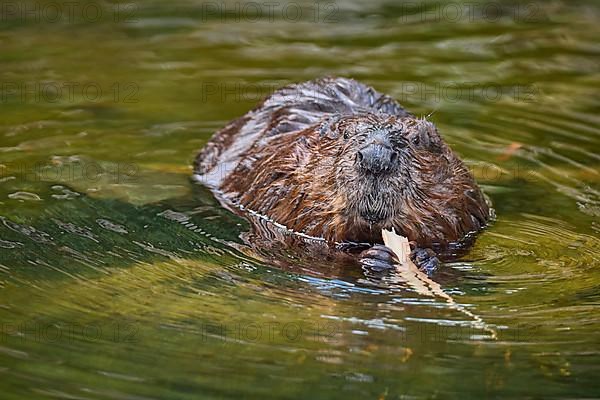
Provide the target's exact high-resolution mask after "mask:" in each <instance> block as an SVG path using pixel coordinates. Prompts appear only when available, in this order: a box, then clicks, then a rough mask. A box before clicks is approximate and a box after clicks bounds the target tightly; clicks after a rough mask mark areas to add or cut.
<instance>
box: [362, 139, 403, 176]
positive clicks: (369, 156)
mask: <svg viewBox="0 0 600 400" xmlns="http://www.w3.org/2000/svg"><path fill="white" fill-rule="evenodd" d="M357 158H358V163H359V165H360V167H361V168H362V169H364V170H367V171H369V172H371V173H373V174H378V173H382V172H388V171H390V170H391V169H392V167H393V166H394V164H395V163H396V159H397V158H398V154H397V153H396V152H395V151H394V150H393V149H392V148H390V147H389V146H386V145H383V144H379V143H371V144H368V145H367V146H365V147H363V148H362V149H360V150H359V151H358V153H357Z"/></svg>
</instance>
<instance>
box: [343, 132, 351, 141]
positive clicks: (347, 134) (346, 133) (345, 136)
mask: <svg viewBox="0 0 600 400" xmlns="http://www.w3.org/2000/svg"><path fill="white" fill-rule="evenodd" d="M349 137H350V134H349V133H348V131H344V139H348V138H349Z"/></svg>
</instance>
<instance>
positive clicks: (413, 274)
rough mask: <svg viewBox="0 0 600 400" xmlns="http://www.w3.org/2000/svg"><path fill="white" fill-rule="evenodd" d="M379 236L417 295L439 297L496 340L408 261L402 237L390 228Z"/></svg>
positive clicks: (407, 246)
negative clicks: (396, 258)
mask: <svg viewBox="0 0 600 400" xmlns="http://www.w3.org/2000/svg"><path fill="white" fill-rule="evenodd" d="M381 236H382V237H383V243H384V244H385V245H386V246H387V247H389V248H390V249H392V251H393V252H394V253H396V256H397V257H398V261H399V264H398V265H397V267H398V268H397V271H398V273H399V275H400V277H401V278H402V279H404V280H405V281H406V283H408V284H409V285H410V286H411V287H412V288H413V289H414V290H415V291H416V292H417V293H419V294H422V295H425V296H431V297H436V296H437V297H441V298H443V299H444V300H446V302H447V303H448V305H449V306H450V307H451V308H454V309H455V310H458V311H460V312H462V313H463V314H465V315H467V316H469V317H471V318H473V319H474V320H475V321H474V325H475V326H476V327H477V328H479V329H482V330H484V331H486V332H488V333H490V335H491V338H492V339H494V340H495V339H497V337H498V335H497V333H496V330H495V329H494V328H492V327H490V326H489V325H488V324H486V323H485V322H484V321H483V320H482V319H481V317H479V316H477V315H475V314H473V313H472V312H471V311H469V310H467V309H466V308H465V307H464V306H463V305H462V304H458V303H457V302H456V301H454V299H453V298H452V297H451V296H450V295H448V294H446V292H444V290H443V289H442V287H441V286H440V284H439V283H437V282H435V281H433V280H431V279H430V278H429V276H427V274H425V273H424V272H422V271H421V270H420V269H419V268H418V267H417V266H416V265H415V263H413V262H412V260H411V259H410V253H411V250H410V244H409V243H408V239H407V238H406V237H404V236H400V235H398V234H397V233H396V230H395V229H394V228H392V230H391V231H388V230H387V229H382V230H381Z"/></svg>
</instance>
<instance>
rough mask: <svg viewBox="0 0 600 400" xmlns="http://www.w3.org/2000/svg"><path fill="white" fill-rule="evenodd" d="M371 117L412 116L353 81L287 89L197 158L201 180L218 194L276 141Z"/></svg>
mask: <svg viewBox="0 0 600 400" xmlns="http://www.w3.org/2000/svg"><path fill="white" fill-rule="evenodd" d="M368 112H371V113H373V112H375V113H379V112H381V113H385V114H389V115H397V116H400V117H403V116H408V115H410V113H408V112H407V111H406V110H404V109H403V108H402V107H401V106H400V105H399V104H398V103H397V102H396V101H395V100H394V99H392V98H391V97H389V96H387V95H385V94H382V93H379V92H377V91H376V90H375V89H373V88H371V87H369V86H366V85H364V84H362V83H360V82H357V81H355V80H352V79H345V78H322V79H317V80H313V81H308V82H304V83H299V84H295V85H290V86H286V87H284V88H281V89H279V90H277V91H276V92H274V93H273V94H272V95H271V96H269V97H268V98H266V99H265V100H264V101H263V102H262V103H261V104H260V105H259V106H258V107H256V108H255V109H253V110H251V111H249V112H248V113H246V114H245V115H244V116H242V117H240V118H238V119H236V120H234V121H232V122H231V123H230V124H228V125H227V126H225V127H224V128H223V129H221V130H220V131H218V132H217V133H215V135H214V136H213V137H212V138H211V139H210V141H209V142H208V143H207V144H206V146H205V147H204V148H203V149H202V151H201V152H200V153H199V154H198V156H197V157H196V160H195V162H194V173H195V174H196V175H195V177H196V179H198V180H199V181H201V182H202V183H204V184H206V185H208V186H210V187H212V188H216V189H218V188H220V186H221V184H222V183H223V181H224V180H225V179H226V178H227V177H228V176H229V175H231V174H232V173H234V172H235V171H236V169H238V167H240V166H242V167H243V169H246V170H249V169H252V166H253V165H254V163H255V162H256V161H257V159H256V155H260V154H264V153H265V152H263V150H264V149H265V148H266V147H267V146H269V144H270V143H271V141H272V140H277V139H278V138H281V136H282V135H290V134H294V133H297V132H299V131H302V130H305V129H306V128H308V127H310V126H313V125H315V124H318V123H319V122H320V121H322V120H323V119H324V118H326V117H329V116H331V115H334V114H341V115H352V114H358V113H368ZM250 149H252V151H249V150H250ZM267 153H268V152H267Z"/></svg>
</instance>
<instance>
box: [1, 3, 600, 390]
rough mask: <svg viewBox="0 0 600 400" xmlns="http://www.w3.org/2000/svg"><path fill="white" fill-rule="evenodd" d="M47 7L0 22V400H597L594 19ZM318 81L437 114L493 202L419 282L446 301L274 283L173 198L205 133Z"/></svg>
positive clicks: (327, 275)
mask: <svg viewBox="0 0 600 400" xmlns="http://www.w3.org/2000/svg"><path fill="white" fill-rule="evenodd" d="M11 4H12V3H11ZM49 4H50V3H49V2H44V1H39V2H23V3H14V5H15V8H10V7H9V8H6V7H4V8H0V43H1V46H2V56H0V78H1V79H0V85H1V86H0V107H1V109H0V110H1V116H2V118H1V120H0V374H1V375H2V379H1V380H0V382H1V383H0V387H1V388H2V393H3V396H2V397H3V398H7V399H23V398H76V399H162V398H180V399H184V398H185V399H187V398H190V399H192V398H199V397H200V398H239V397H241V396H242V395H243V396H244V397H246V398H301V397H310V398H361V399H362V398H385V399H387V398H399V397H400V396H402V395H404V396H405V398H430V397H442V398H487V397H498V398H510V397H523V396H524V395H525V394H529V393H531V395H532V396H535V397H539V398H574V397H577V398H593V397H597V395H598V393H600V386H599V385H598V383H597V379H596V377H597V376H598V374H599V373H600V367H599V366H600V337H599V336H598V330H599V328H600V310H599V308H598V304H599V301H600V292H599V291H598V284H599V282H600V272H599V269H598V266H599V260H600V252H599V250H598V249H599V248H600V240H599V238H598V235H599V233H600V222H598V217H599V216H600V186H599V182H600V169H599V168H598V166H599V163H600V156H599V155H598V149H599V148H600V143H599V142H600V129H599V128H598V126H599V122H600V120H599V118H598V115H597V110H598V106H599V105H600V98H599V97H598V90H599V88H600V79H599V78H600V73H599V72H600V70H599V63H598V53H599V51H600V47H599V45H598V43H597V39H596V38H597V36H598V34H599V32H598V25H597V21H598V18H599V16H600V14H599V13H600V9H599V8H598V6H597V4H596V3H595V2H594V1H591V0H589V1H583V0H582V1H575V2H566V1H563V2H561V1H556V2H551V3H545V2H530V3H527V4H524V3H519V2H509V1H501V2H495V3H485V4H484V3H482V4H478V3H469V4H470V5H467V4H466V3H458V2H433V1H424V2H414V3H411V4H408V3H404V4H402V3H395V2H386V1H376V2H370V3H368V4H367V3H364V2H353V1H348V2H322V3H313V2H294V3H281V4H279V3H278V4H277V5H274V6H273V8H272V14H270V13H268V12H267V11H268V10H265V8H264V7H265V6H264V5H262V4H261V3H252V4H253V5H249V4H250V3H236V2H227V3H220V2H205V3H200V2H194V1H183V0H180V1H177V2H176V3H168V4H167V3H164V4H162V3H159V2H155V1H147V2H144V3H136V2H134V3H104V2H86V4H87V5H88V12H91V10H92V9H97V10H100V14H99V17H98V18H94V17H93V16H92V15H91V14H82V13H81V12H82V10H81V9H80V8H83V4H81V5H80V4H77V5H76V6H74V7H75V8H74V9H73V11H74V13H73V16H72V17H69V16H68V14H64V15H63V17H62V18H60V19H57V20H54V19H53V18H51V15H50V14H47V13H48V12H49V11H47V7H48V6H49ZM3 6H4V5H3ZM24 7H30V8H27V9H25V8H24ZM36 7H37V8H36ZM78 7H79V8H78ZM251 7H258V8H255V9H252V8H251ZM24 10H25V11H27V10H29V11H28V12H26V13H25V12H23V11H24ZM44 10H46V11H44ZM60 10H61V11H63V12H64V11H65V10H64V9H60ZM294 10H302V14H301V15H299V16H296V14H293V11H294ZM65 15H67V16H65ZM321 75H342V76H351V77H354V78H356V79H359V80H362V81H364V82H365V83H368V84H371V85H373V86H374V87H376V88H377V89H378V90H380V91H382V92H385V93H389V94H391V95H393V96H394V97H396V98H397V99H398V100H400V101H401V102H402V103H403V105H405V106H406V107H407V108H408V109H410V110H411V111H413V112H414V113H415V114H417V115H430V114H431V116H430V117H429V118H430V119H431V120H432V121H433V122H435V123H436V124H437V125H438V126H439V129H440V132H441V133H442V134H443V136H444V137H445V138H446V140H447V141H448V142H449V143H450V145H451V146H452V147H453V148H454V149H455V150H456V152H457V153H459V154H460V155H461V157H463V158H464V159H465V161H466V162H467V163H468V165H469V166H470V167H471V169H472V171H473V173H474V174H475V175H476V176H477V178H478V180H479V182H480V183H481V184H482V186H483V188H484V190H485V191H486V193H487V194H488V195H489V196H490V198H491V199H492V201H493V203H494V207H495V209H496V214H497V219H496V221H495V222H494V223H493V225H492V226H491V227H490V228H489V229H488V230H487V231H485V232H484V233H483V234H482V235H480V236H479V238H478V240H477V243H476V245H475V246H474V248H473V249H472V250H471V251H470V252H469V253H468V254H466V255H465V256H464V257H463V258H461V259H459V260H457V261H455V262H452V263H449V264H447V265H446V267H445V268H444V270H443V271H441V272H440V273H439V274H438V275H437V276H436V277H435V279H436V281H437V282H439V284H440V285H441V287H442V288H443V290H444V292H445V293H446V294H447V295H449V296H451V298H452V299H453V300H454V301H455V303H456V305H455V306H453V305H452V304H450V303H449V302H448V301H446V300H445V299H444V298H443V297H440V296H428V295H424V294H423V293H420V292H419V291H417V290H415V288H414V287H412V286H411V285H408V284H406V282H403V281H401V280H398V279H394V277H392V278H386V279H381V278H376V277H367V276H365V275H364V274H362V272H361V271H356V270H354V269H351V268H348V266H347V265H344V264H343V263H341V264H340V263H334V262H330V261H329V260H327V259H323V260H318V261H314V262H307V261H306V260H303V259H299V258H298V257H299V256H298V254H297V253H295V252H293V251H289V252H286V251H281V254H280V253H277V255H276V256H277V258H278V259H285V264H286V265H288V266H289V268H281V266H280V265H279V264H278V265H277V266H276V265H274V264H273V263H271V262H269V261H268V257H261V256H260V255H259V254H256V253H252V252H249V251H247V250H248V249H246V248H245V247H244V246H243V245H242V241H241V239H240V235H241V234H244V232H246V231H247V230H248V223H247V222H246V221H244V220H242V219H240V218H238V217H237V216H235V215H233V214H231V213H230V212H228V211H227V210H223V209H222V208H220V207H218V205H217V203H216V201H215V200H214V199H213V198H212V197H211V195H210V194H209V193H208V192H207V191H206V190H205V189H203V188H201V187H198V186H196V185H194V184H192V183H191V181H190V180H189V175H190V174H191V168H190V163H191V160H192V158H193V156H194V154H195V152H196V151H197V149H198V148H200V147H201V146H202V145H203V144H204V143H205V142H206V140H207V139H208V138H209V137H210V135H211V133H212V132H214V131H215V130H216V129H218V128H220V127H221V126H223V125H224V124H225V123H226V122H227V121H228V120H230V119H232V118H234V117H236V116H239V115H241V114H242V113H244V112H246V111H247V110H248V109H249V108H251V107H253V106H254V105H255V104H256V102H257V101H258V100H259V99H260V98H261V97H262V96H264V95H266V94H268V93H269V92H272V91H273V90H275V89H276V88H277V87H279V86H280V85H283V84H285V83H289V82H295V81H302V80H306V79H312V78H314V77H317V76H321ZM262 256H264V254H262ZM465 311H466V312H465ZM471 315H474V316H476V317H477V318H480V319H481V321H483V322H484V323H485V327H489V328H490V329H491V330H493V331H494V332H495V334H496V336H497V337H496V338H495V339H493V338H492V337H491V335H490V332H489V331H487V330H486V329H487V328H485V329H482V325H480V324H477V323H475V322H476V321H475V320H474V319H473V318H472V317H471Z"/></svg>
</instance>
